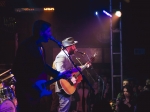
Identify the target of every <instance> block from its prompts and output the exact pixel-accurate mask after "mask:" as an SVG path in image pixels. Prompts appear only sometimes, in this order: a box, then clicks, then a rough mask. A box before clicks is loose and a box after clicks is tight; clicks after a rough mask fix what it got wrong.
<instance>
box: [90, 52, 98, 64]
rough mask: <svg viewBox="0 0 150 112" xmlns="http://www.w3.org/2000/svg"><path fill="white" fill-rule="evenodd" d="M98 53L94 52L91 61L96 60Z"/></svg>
mask: <svg viewBox="0 0 150 112" xmlns="http://www.w3.org/2000/svg"><path fill="white" fill-rule="evenodd" d="M96 55H97V53H94V55H93V56H92V57H91V58H90V62H93V61H94V60H95V57H96Z"/></svg>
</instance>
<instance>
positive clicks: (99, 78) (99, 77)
mask: <svg viewBox="0 0 150 112" xmlns="http://www.w3.org/2000/svg"><path fill="white" fill-rule="evenodd" d="M84 54H85V55H86V56H87V58H88V59H89V61H90V58H89V56H88V55H87V54H86V53H84ZM91 69H92V70H93V71H94V73H95V74H96V76H98V82H99V84H98V85H99V86H98V87H99V93H100V81H101V80H102V83H103V88H102V94H101V96H100V98H101V100H102V98H103V95H104V80H103V79H102V78H101V76H100V75H98V74H97V73H96V71H95V70H94V68H93V66H92V65H91Z"/></svg>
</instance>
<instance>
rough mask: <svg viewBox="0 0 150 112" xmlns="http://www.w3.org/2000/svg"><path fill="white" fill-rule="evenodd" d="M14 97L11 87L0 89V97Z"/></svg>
mask: <svg viewBox="0 0 150 112" xmlns="http://www.w3.org/2000/svg"><path fill="white" fill-rule="evenodd" d="M14 97H15V95H14V91H13V89H12V88H11V87H4V88H1V89H0V98H2V99H10V100H12V99H13V98H14Z"/></svg>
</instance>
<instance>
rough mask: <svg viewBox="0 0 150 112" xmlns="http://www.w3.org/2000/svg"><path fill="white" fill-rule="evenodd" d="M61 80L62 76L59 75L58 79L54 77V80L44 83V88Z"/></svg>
mask: <svg viewBox="0 0 150 112" xmlns="http://www.w3.org/2000/svg"><path fill="white" fill-rule="evenodd" d="M61 78H62V76H61V75H60V76H58V77H56V78H54V79H52V80H49V81H47V82H45V86H49V85H50V84H52V83H54V82H56V81H58V80H59V79H61Z"/></svg>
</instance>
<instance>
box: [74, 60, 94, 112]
mask: <svg viewBox="0 0 150 112" xmlns="http://www.w3.org/2000/svg"><path fill="white" fill-rule="evenodd" d="M76 60H77V61H78V62H79V63H80V65H83V64H82V63H81V61H80V60H79V59H78V58H76ZM89 60H90V58H89ZM86 72H87V73H88V71H86ZM91 78H92V77H91ZM92 79H93V78H92ZM93 80H94V79H93ZM82 85H83V96H82V101H83V99H84V89H85V88H84V82H83V83H82ZM91 92H92V91H91V89H90V90H89V93H88V94H89V95H88V96H89V102H88V104H87V105H88V110H89V112H91V106H90V105H91V100H90V98H91V97H90V95H91ZM84 101H85V99H84ZM83 105H84V104H83V103H82V108H84V106H83Z"/></svg>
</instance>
